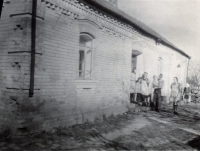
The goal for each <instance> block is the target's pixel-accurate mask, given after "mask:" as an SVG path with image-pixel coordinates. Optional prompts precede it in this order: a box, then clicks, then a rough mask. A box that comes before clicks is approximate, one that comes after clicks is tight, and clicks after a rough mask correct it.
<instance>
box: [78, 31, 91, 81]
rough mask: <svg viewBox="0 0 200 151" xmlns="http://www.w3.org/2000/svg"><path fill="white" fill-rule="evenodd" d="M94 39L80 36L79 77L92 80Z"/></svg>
mask: <svg viewBox="0 0 200 151" xmlns="http://www.w3.org/2000/svg"><path fill="white" fill-rule="evenodd" d="M92 53H93V37H92V36H90V35H89V34H85V33H84V34H80V39H79V77H80V78H83V79H91V76H92Z"/></svg>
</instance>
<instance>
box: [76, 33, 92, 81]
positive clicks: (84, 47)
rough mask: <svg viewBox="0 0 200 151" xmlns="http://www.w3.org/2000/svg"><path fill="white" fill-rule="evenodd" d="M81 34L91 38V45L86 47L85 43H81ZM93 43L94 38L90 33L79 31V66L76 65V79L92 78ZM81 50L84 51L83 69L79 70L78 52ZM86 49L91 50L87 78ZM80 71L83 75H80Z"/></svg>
mask: <svg viewBox="0 0 200 151" xmlns="http://www.w3.org/2000/svg"><path fill="white" fill-rule="evenodd" d="M81 36H87V37H89V38H90V39H91V47H88V46H85V45H82V44H81V43H80V37H81ZM93 43H94V38H93V37H92V36H91V35H90V34H87V33H81V34H80V35H79V67H78V79H82V80H91V79H92V75H93V52H94V48H93ZM81 51H83V52H84V69H83V70H80V52H81ZM88 51H91V59H90V72H89V73H90V77H89V78H88V77H87V76H86V74H87V73H86V70H87V69H86V56H87V52H88ZM80 72H83V73H84V75H83V76H80Z"/></svg>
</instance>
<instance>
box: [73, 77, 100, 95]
mask: <svg viewBox="0 0 200 151" xmlns="http://www.w3.org/2000/svg"><path fill="white" fill-rule="evenodd" d="M98 82H99V81H97V80H81V79H77V80H76V81H75V83H76V90H77V92H78V93H84V92H88V91H89V92H91V93H93V92H94V91H95V89H96V86H97V83H98Z"/></svg>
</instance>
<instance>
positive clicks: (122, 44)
mask: <svg viewBox="0 0 200 151" xmlns="http://www.w3.org/2000/svg"><path fill="white" fill-rule="evenodd" d="M20 2H22V3H21V5H25V6H26V10H25V9H21V7H20V6H21V5H20V4H19V3H14V2H13V1H11V3H10V4H7V10H8V11H5V10H4V11H3V16H2V20H0V21H1V22H3V24H1V25H0V33H2V34H4V35H5V37H7V38H2V37H1V39H0V40H1V44H0V48H1V52H0V58H1V60H0V61H1V63H0V74H1V75H0V78H1V84H2V85H5V86H7V87H8V86H9V87H18V88H19V87H23V88H26V89H28V88H29V82H30V81H29V80H30V79H29V76H30V74H29V72H30V69H29V66H30V55H28V54H23V55H22V54H11V55H8V53H7V52H8V51H16V50H18V51H20V50H21V51H23V50H24V51H26V50H27V51H30V44H31V43H30V34H31V30H30V16H29V17H27V16H26V17H14V18H10V17H9V15H10V13H15V12H18V13H19V12H23V11H27V10H29V11H30V10H31V7H30V1H27V2H26V1H20ZM23 2H24V3H23ZM25 2H26V3H25ZM49 2H51V4H50V3H49ZM58 6H59V7H58ZM19 7H20V8H19ZM10 9H14V11H13V12H9V10H10ZM94 9H95V8H94ZM68 11H69V12H68ZM4 12H5V13H4ZM37 15H38V16H40V17H43V18H44V20H42V19H39V18H37V36H36V37H37V38H36V52H39V53H42V55H38V54H37V55H36V64H35V89H40V90H35V92H34V93H35V94H34V97H33V98H28V91H27V90H11V89H9V90H6V89H5V87H1V94H3V97H1V98H2V99H4V98H6V99H7V100H10V96H11V95H12V96H17V97H18V101H19V102H20V103H21V104H22V105H30V104H32V108H34V109H32V110H31V111H30V114H28V115H29V116H28V118H30V119H34V120H33V121H34V122H35V123H37V124H36V125H37V126H36V127H37V128H39V129H46V130H48V129H50V128H52V127H55V126H68V125H72V124H75V123H81V122H84V121H86V120H87V119H88V120H93V119H94V118H95V117H102V115H103V114H105V115H107V116H109V115H111V114H118V113H122V112H125V111H126V110H127V108H126V106H127V105H128V103H129V88H130V74H131V53H132V50H138V51H140V52H142V55H140V56H138V69H137V77H138V76H141V75H142V73H143V72H148V78H149V79H150V80H152V79H153V75H158V74H159V73H158V71H157V63H158V58H159V57H162V59H163V75H164V80H165V81H166V90H165V94H166V95H167V96H169V93H170V90H169V85H170V83H171V82H172V80H173V77H174V76H176V72H175V71H176V67H177V63H176V60H179V63H180V64H181V65H182V64H184V63H183V61H180V60H186V59H185V57H182V55H180V54H178V53H177V52H175V51H174V50H172V49H170V48H168V47H165V46H162V45H156V44H155V41H154V40H152V39H150V38H148V37H144V36H143V35H141V34H140V33H138V32H135V31H131V30H128V29H126V28H125V27H124V26H123V25H119V24H117V23H115V22H113V21H111V20H110V19H109V18H104V17H103V16H101V15H99V14H97V13H95V12H92V11H91V10H89V9H87V8H86V7H85V6H81V5H80V4H75V3H73V2H70V3H68V1H59V0H57V1H56V0H54V1H52V0H47V1H42V2H41V1H39V0H38V12H37ZM76 15H78V18H77V16H76ZM16 25H20V27H21V26H23V29H22V30H21V29H20V27H18V28H17V29H16V30H14V28H16V27H17V26H16ZM7 32H8V33H9V34H7ZM80 32H85V33H90V34H91V35H93V36H94V37H95V39H94V48H93V77H92V80H90V81H85V82H84V80H82V81H81V80H77V78H78V66H79V35H80ZM130 37H134V38H130ZM18 43H20V45H17V44H18ZM8 45H9V47H8ZM171 54H173V56H172V55H171ZM16 62H19V65H20V69H19V67H18V64H15V63H16ZM12 66H13V67H12ZM185 70H186V68H185V64H184V65H183V69H182V70H181V71H182V72H183V79H185V76H184V75H185ZM16 79H17V80H16ZM184 82H185V81H184V80H183V83H184ZM81 83H82V84H81ZM85 88H86V89H85ZM1 102H3V101H1ZM2 104H4V106H5V108H6V104H5V103H2ZM30 106H31V105H30ZM0 110H1V108H0ZM19 111H22V109H21V110H19ZM23 114H24V111H23V112H21V115H20V117H17V118H16V119H18V118H19V119H20V118H25V117H24V116H23ZM26 118H27V117H26ZM24 125H25V126H27V123H25V124H24ZM22 126H23V125H22Z"/></svg>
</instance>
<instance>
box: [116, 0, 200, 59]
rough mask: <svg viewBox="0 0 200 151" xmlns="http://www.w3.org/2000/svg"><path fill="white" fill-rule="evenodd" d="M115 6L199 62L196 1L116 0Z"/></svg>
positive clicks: (199, 3) (199, 26)
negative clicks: (116, 4)
mask: <svg viewBox="0 0 200 151" xmlns="http://www.w3.org/2000/svg"><path fill="white" fill-rule="evenodd" d="M118 7H119V8H120V9H121V10H122V11H124V12H126V13H127V14H129V15H130V16H132V17H134V18H136V19H138V20H139V21H141V22H143V23H144V24H146V25H147V26H149V27H150V28H152V29H153V30H154V31H156V32H157V33H159V34H160V35H161V36H163V37H164V38H166V39H167V40H169V41H170V42H172V43H173V44H174V45H175V46H177V47H178V48H179V49H181V50H183V51H184V52H185V53H187V54H188V55H189V56H191V57H192V59H191V60H193V61H195V60H199V61H200V0H118Z"/></svg>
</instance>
